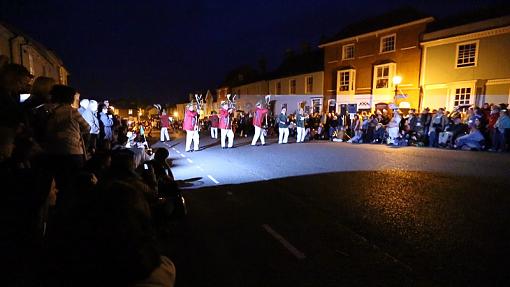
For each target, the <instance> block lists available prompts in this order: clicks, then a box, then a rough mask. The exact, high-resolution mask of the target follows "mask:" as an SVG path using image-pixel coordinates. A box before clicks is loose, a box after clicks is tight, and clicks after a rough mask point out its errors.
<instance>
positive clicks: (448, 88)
mask: <svg viewBox="0 0 510 287" xmlns="http://www.w3.org/2000/svg"><path fill="white" fill-rule="evenodd" d="M421 46H422V47H423V55H422V67H421V77H420V85H421V86H422V87H423V100H422V104H421V106H422V107H430V108H441V107H445V108H446V109H448V110H451V109H453V108H454V107H456V106H468V105H478V106H481V105H482V104H483V103H495V104H500V103H509V102H510V15H509V16H505V17H498V18H493V19H486V20H483V21H477V22H472V23H468V24H464V25H458V26H453V27H452V26H450V27H445V28H442V29H437V30H434V31H430V32H429V33H426V34H425V35H424V36H423V42H422V43H421Z"/></svg>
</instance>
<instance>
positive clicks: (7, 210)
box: [0, 59, 178, 286]
mask: <svg viewBox="0 0 510 287" xmlns="http://www.w3.org/2000/svg"><path fill="white" fill-rule="evenodd" d="M0 60H1V61H0V63H1V64H0V135H1V136H0V168H1V176H2V184H3V188H2V192H3V197H4V200H2V202H3V204H4V206H3V207H2V208H1V210H2V216H1V217H0V218H1V220H2V222H1V223H2V227H3V228H2V229H3V230H2V244H1V246H2V250H1V254H2V259H3V261H4V262H5V263H6V265H5V268H4V272H5V273H4V274H6V275H7V276H6V277H4V278H3V285H5V286H173V285H174V282H175V267H174V265H173V263H172V261H170V259H168V258H167V257H166V256H164V255H163V254H162V252H161V251H160V250H161V249H160V242H159V241H158V232H159V231H160V230H161V229H163V228H166V227H165V226H164V223H165V222H168V221H167V220H161V218H160V217H159V218H158V216H169V218H170V216H172V215H174V212H173V210H171V208H173V207H175V206H173V205H169V204H168V203H169V202H168V200H169V199H170V198H171V197H170V196H165V194H167V195H168V194H170V195H172V194H175V193H177V189H178V187H177V184H176V183H175V181H174V178H173V176H172V173H171V171H170V167H169V165H168V163H167V162H166V160H167V158H168V151H167V150H166V149H158V150H156V152H155V155H151V154H150V150H149V149H147V146H146V145H145V144H144V143H145V142H146V140H145V139H144V138H143V136H144V135H143V132H135V133H133V132H128V126H127V123H126V122H123V121H121V120H120V119H119V118H117V117H115V116H114V115H112V113H111V111H110V109H109V103H108V101H101V102H98V101H95V100H86V99H82V100H81V101H80V93H79V92H78V91H76V90H75V89H74V88H72V87H70V86H65V85H59V84H56V83H55V81H54V80H53V79H51V78H47V77H38V78H36V79H34V77H33V76H32V75H31V74H30V73H29V71H28V70H27V69H26V68H25V67H23V66H21V65H17V64H8V63H7V61H6V60H5V59H0ZM26 95H29V96H28V98H27V97H26Z"/></svg>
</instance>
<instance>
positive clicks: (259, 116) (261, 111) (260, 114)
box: [251, 102, 267, 145]
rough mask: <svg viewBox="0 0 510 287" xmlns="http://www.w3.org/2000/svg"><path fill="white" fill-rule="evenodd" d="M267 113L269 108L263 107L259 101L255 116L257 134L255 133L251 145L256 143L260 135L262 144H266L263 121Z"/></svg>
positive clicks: (254, 122) (254, 123) (254, 124)
mask: <svg viewBox="0 0 510 287" xmlns="http://www.w3.org/2000/svg"><path fill="white" fill-rule="evenodd" d="M266 114H267V109H265V108H263V107H262V103H261V102H258V103H257V109H256V110H255V115H254V116H253V126H254V127H255V134H254V135H253V140H252V141H251V145H256V144H257V141H258V140H259V137H260V142H261V143H262V145H265V144H266V142H265V139H264V132H263V131H262V123H263V121H264V117H265V115H266Z"/></svg>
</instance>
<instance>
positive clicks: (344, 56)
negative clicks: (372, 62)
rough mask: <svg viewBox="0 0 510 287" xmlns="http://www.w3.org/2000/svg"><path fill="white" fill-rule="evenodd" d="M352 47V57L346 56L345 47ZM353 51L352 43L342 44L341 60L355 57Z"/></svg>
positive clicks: (354, 51)
mask: <svg viewBox="0 0 510 287" xmlns="http://www.w3.org/2000/svg"><path fill="white" fill-rule="evenodd" d="M351 47H352V57H350V58H347V49H348V48H351ZM354 53H356V50H355V46H354V43H353V44H347V45H343V46H342V61H343V60H352V59H354V58H355V56H354Z"/></svg>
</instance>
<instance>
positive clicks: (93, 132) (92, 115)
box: [80, 100, 99, 154]
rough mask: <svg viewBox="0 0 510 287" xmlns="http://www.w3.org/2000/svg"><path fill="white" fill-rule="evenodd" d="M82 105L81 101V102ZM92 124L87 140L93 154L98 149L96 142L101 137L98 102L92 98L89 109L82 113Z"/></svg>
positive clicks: (88, 147) (90, 124) (88, 148)
mask: <svg viewBox="0 0 510 287" xmlns="http://www.w3.org/2000/svg"><path fill="white" fill-rule="evenodd" d="M80 105H81V103H80ZM81 115H82V117H83V118H84V119H85V121H87V123H88V124H89V126H90V137H89V140H88V142H87V150H88V151H89V152H90V153H91V154H93V153H94V152H95V150H96V142H97V138H98V137H99V120H98V118H97V102H96V101H94V100H90V101H89V103H88V107H87V109H86V110H85V111H84V112H83V113H82V114H81Z"/></svg>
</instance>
